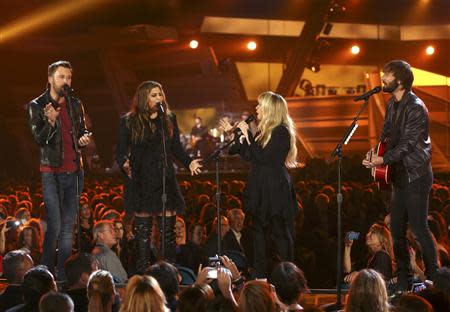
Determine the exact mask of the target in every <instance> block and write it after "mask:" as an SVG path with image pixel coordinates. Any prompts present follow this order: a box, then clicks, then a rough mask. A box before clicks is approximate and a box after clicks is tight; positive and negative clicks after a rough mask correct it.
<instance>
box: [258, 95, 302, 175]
mask: <svg viewBox="0 0 450 312" xmlns="http://www.w3.org/2000/svg"><path fill="white" fill-rule="evenodd" d="M258 103H259V105H260V106H261V110H262V118H261V120H260V122H259V124H258V131H259V132H260V134H259V135H258V137H257V141H258V142H259V143H260V144H261V145H262V147H265V146H266V145H267V143H269V141H270V139H271V137H272V130H273V129H274V128H275V127H276V126H279V125H283V126H285V127H286V129H287V130H288V131H289V134H290V148H289V152H288V154H287V156H286V160H285V164H286V166H287V167H289V168H293V167H296V166H297V145H296V130H295V125H294V122H293V121H292V118H291V117H290V116H289V112H288V107H287V102H286V100H285V99H284V98H283V97H282V96H281V95H279V94H277V93H274V92H271V91H266V92H263V93H261V94H260V95H259V96H258Z"/></svg>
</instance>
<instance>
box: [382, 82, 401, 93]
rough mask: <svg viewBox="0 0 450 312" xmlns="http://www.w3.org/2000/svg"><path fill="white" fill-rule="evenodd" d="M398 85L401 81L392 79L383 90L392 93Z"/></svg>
mask: <svg viewBox="0 0 450 312" xmlns="http://www.w3.org/2000/svg"><path fill="white" fill-rule="evenodd" d="M398 86H399V83H398V82H397V80H394V81H391V82H389V83H388V84H385V85H384V86H383V92H387V93H392V92H394V91H395V90H396V89H397V87H398Z"/></svg>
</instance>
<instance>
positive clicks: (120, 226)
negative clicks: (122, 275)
mask: <svg viewBox="0 0 450 312" xmlns="http://www.w3.org/2000/svg"><path fill="white" fill-rule="evenodd" d="M113 223H114V230H115V231H116V238H117V244H116V245H115V246H114V248H113V250H114V251H115V252H116V254H117V256H118V257H119V259H120V262H122V266H123V267H124V268H125V270H126V271H127V272H129V271H128V270H127V269H128V268H129V265H128V262H129V259H128V257H129V254H128V249H129V248H131V246H129V244H128V239H127V237H126V235H125V224H124V223H123V222H122V220H120V219H116V220H114V221H113Z"/></svg>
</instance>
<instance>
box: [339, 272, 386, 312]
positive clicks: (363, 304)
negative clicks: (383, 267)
mask: <svg viewBox="0 0 450 312" xmlns="http://www.w3.org/2000/svg"><path fill="white" fill-rule="evenodd" d="M389 308H390V307H389V303H388V296H387V291H386V284H385V283H384V280H383V278H382V277H381V275H380V274H379V273H378V272H377V271H375V270H372V269H364V270H361V271H359V273H358V274H357V275H356V277H355V280H354V281H353V283H352V287H351V288H350V293H349V295H348V297H347V305H346V306H345V312H363V311H364V312H388V311H389Z"/></svg>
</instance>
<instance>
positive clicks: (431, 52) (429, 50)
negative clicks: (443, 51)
mask: <svg viewBox="0 0 450 312" xmlns="http://www.w3.org/2000/svg"><path fill="white" fill-rule="evenodd" d="M434 52H435V50H434V47H433V46H432V45H429V46H428V47H427V48H426V49H425V53H426V54H427V55H433V54H434Z"/></svg>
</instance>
